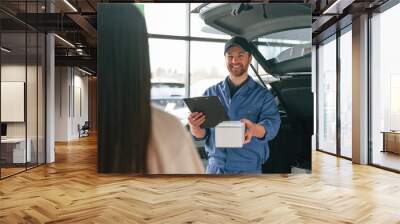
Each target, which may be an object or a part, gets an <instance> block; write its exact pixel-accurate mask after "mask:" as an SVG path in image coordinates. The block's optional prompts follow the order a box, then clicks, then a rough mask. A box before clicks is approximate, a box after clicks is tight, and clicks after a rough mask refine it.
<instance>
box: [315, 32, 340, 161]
mask: <svg viewBox="0 0 400 224" xmlns="http://www.w3.org/2000/svg"><path fill="white" fill-rule="evenodd" d="M317 63H318V113H319V114H318V130H319V131H318V132H319V133H318V149H320V150H322V151H326V152H330V153H334V154H336V36H333V37H331V38H330V39H329V40H327V42H325V43H323V44H321V45H320V46H319V48H318V62H317Z"/></svg>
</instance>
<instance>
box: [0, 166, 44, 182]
mask: <svg viewBox="0 0 400 224" xmlns="http://www.w3.org/2000/svg"><path fill="white" fill-rule="evenodd" d="M1 166H2V168H1V170H0V173H1V178H5V177H7V176H10V175H13V174H16V173H19V172H22V171H24V170H26V168H25V164H1ZM35 166H36V163H28V164H26V167H27V169H30V168H32V167H35Z"/></svg>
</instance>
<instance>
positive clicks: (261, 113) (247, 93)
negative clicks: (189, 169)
mask: <svg viewBox="0 0 400 224" xmlns="http://www.w3.org/2000/svg"><path fill="white" fill-rule="evenodd" d="M203 95H204V96H218V97H219V99H220V100H221V102H222V104H223V106H224V107H225V111H226V112H227V114H228V116H229V118H230V119H231V120H232V121H235V120H237V121H238V120H240V119H242V118H247V119H249V120H251V121H252V122H253V123H257V124H261V125H263V126H264V128H265V130H266V135H265V136H264V138H262V139H259V138H257V137H254V136H253V138H252V139H251V141H250V142H249V143H248V144H245V145H243V147H242V148H216V147H215V130H214V128H207V129H206V135H205V137H204V138H203V139H204V140H205V143H206V151H207V153H208V158H209V160H208V166H207V170H206V173H208V174H221V173H261V166H262V164H263V163H264V162H265V161H266V160H267V159H268V157H269V147H268V141H270V140H272V139H273V138H274V137H275V136H276V134H277V133H278V130H279V126H280V123H281V121H280V117H279V111H278V108H277V106H276V103H275V101H274V97H273V95H272V94H271V92H270V91H269V90H268V89H265V88H263V87H262V86H260V85H259V84H257V83H256V82H255V81H254V80H253V79H252V78H250V80H248V81H247V82H246V83H244V84H243V86H242V87H240V89H238V90H237V92H236V93H235V94H234V95H233V96H232V98H231V97H230V89H229V84H228V77H227V78H226V79H225V80H224V81H222V82H220V83H218V84H216V85H214V86H212V87H210V88H208V89H207V90H206V92H205V93H204V94H203ZM206 119H207V118H206ZM195 139H196V140H201V139H197V138H195Z"/></svg>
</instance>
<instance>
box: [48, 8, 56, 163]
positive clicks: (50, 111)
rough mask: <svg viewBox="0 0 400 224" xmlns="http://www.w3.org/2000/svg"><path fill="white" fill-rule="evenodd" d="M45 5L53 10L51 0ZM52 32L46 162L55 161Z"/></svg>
mask: <svg viewBox="0 0 400 224" xmlns="http://www.w3.org/2000/svg"><path fill="white" fill-rule="evenodd" d="M46 7H47V8H48V9H50V10H48V12H53V11H54V6H53V4H52V3H51V1H47V4H46ZM54 47H55V45H54V34H52V33H49V34H47V35H46V62H47V65H46V85H47V87H46V105H47V106H46V116H47V117H46V163H53V162H54V161H55V151H54V133H55V128H54V127H55V120H54V115H55V96H54V95H55V91H54V88H55V78H54V77H55V76H54V67H55V60H54V57H55V54H54Z"/></svg>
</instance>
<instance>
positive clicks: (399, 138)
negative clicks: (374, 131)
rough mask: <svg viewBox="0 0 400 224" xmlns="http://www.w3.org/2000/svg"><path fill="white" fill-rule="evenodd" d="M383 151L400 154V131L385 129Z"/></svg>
mask: <svg viewBox="0 0 400 224" xmlns="http://www.w3.org/2000/svg"><path fill="white" fill-rule="evenodd" d="M381 133H383V150H382V152H393V153H397V154H400V131H383V132H381Z"/></svg>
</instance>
